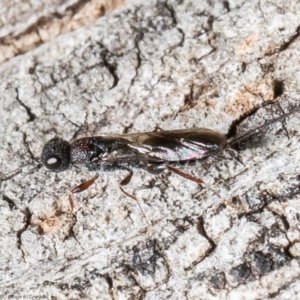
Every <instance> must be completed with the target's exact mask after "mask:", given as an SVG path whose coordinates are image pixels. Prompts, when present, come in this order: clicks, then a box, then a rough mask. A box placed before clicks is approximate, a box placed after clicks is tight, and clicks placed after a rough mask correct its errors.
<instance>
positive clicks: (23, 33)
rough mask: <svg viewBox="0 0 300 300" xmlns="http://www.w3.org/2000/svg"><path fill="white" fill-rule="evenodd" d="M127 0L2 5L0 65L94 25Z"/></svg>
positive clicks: (30, 0)
mask: <svg viewBox="0 0 300 300" xmlns="http://www.w3.org/2000/svg"><path fill="white" fill-rule="evenodd" d="M123 2H124V1H123V0H91V1H85V0H66V1H63V0H62V1H55V0H43V1H35V0H27V1H20V2H17V1H5V0H2V1H1V2H0V4H1V8H0V62H3V61H5V60H7V59H9V58H11V57H14V56H16V55H19V54H22V53H25V52H27V51H29V50H31V49H33V48H35V47H37V46H38V45H41V44H43V43H46V42H49V41H51V40H52V39H53V38H55V37H56V36H58V35H60V34H64V33H67V32H70V31H72V30H75V29H77V28H79V27H81V26H83V25H88V24H91V23H92V22H93V21H95V20H96V19H97V18H98V17H99V16H102V15H104V14H107V13H108V12H110V11H111V10H113V9H114V8H116V7H117V6H119V5H121V4H122V3H123Z"/></svg>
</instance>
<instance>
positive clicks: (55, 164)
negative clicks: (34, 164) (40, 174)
mask: <svg viewBox="0 0 300 300" xmlns="http://www.w3.org/2000/svg"><path fill="white" fill-rule="evenodd" d="M61 164H62V160H61V159H60V157H58V156H56V155H53V156H50V157H49V158H48V159H47V160H46V162H45V166H46V168H47V169H49V170H51V171H56V170H57V169H58V168H59V167H60V166H61Z"/></svg>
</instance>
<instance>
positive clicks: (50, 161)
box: [41, 138, 71, 172]
mask: <svg viewBox="0 0 300 300" xmlns="http://www.w3.org/2000/svg"><path fill="white" fill-rule="evenodd" d="M70 149H71V147H70V144H69V143H68V142H67V141H65V140H63V139H60V138H54V139H52V140H50V141H49V142H48V143H47V144H46V145H45V147H44V149H43V151H42V156H41V160H42V163H43V164H44V166H45V167H46V168H47V169H48V170H50V171H52V172H61V171H64V170H66V169H68V168H69V166H70Z"/></svg>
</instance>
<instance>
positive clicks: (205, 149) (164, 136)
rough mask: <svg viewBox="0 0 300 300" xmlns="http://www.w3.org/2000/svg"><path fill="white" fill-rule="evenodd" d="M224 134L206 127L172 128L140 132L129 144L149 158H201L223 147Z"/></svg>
mask: <svg viewBox="0 0 300 300" xmlns="http://www.w3.org/2000/svg"><path fill="white" fill-rule="evenodd" d="M226 145H227V139H226V137H225V136H223V135H221V134H219V133H216V132H214V131H212V130H208V129H201V128H198V129H197V128H195V129H187V130H173V131H162V132H155V133H154V132H152V133H145V134H140V135H139V136H138V137H137V141H136V143H132V144H131V145H129V146H130V147H131V148H133V149H135V150H137V151H138V152H139V154H141V155H143V156H146V157H148V158H149V160H156V161H170V162H172V161H174V162H176V161H189V160H195V159H201V158H204V157H206V156H209V155H212V154H214V153H217V152H219V151H221V150H222V149H224V148H225V147H226Z"/></svg>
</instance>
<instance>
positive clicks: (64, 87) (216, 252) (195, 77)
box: [0, 0, 300, 299]
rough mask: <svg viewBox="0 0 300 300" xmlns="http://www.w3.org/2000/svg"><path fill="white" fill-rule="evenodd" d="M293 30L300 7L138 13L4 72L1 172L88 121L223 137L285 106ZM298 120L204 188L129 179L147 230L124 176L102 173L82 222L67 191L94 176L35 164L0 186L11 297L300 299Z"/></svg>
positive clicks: (242, 4)
mask: <svg viewBox="0 0 300 300" xmlns="http://www.w3.org/2000/svg"><path fill="white" fill-rule="evenodd" d="M145 2H147V3H145ZM299 20H300V3H299V2H297V1H287V2H286V1H285V2H284V3H283V2H282V1H273V0H270V1H268V2H263V1H235V2H234V1H230V2H227V1H214V2H211V1H207V2H206V1H178V0H173V1H140V2H138V1H135V2H130V3H128V4H126V5H124V6H122V7H120V8H118V9H117V10H115V11H114V12H113V13H111V14H110V15H107V16H103V17H101V18H99V19H97V21H95V22H94V23H93V24H91V25H89V26H87V27H81V28H79V29H77V30H75V31H73V32H70V33H68V34H64V35H60V36H58V37H57V38H55V39H53V40H52V41H51V42H49V43H44V44H42V45H41V46H39V47H37V48H36V49H33V50H31V51H28V52H26V53H24V54H22V55H19V56H17V57H14V58H12V59H11V60H9V61H7V62H5V63H2V65H0V74H1V78H2V81H1V85H0V106H1V109H0V119H1V125H0V138H1V141H2V143H1V150H0V172H1V173H2V174H8V173H9V172H11V171H13V170H15V169H16V168H18V167H19V166H21V165H23V164H25V163H26V162H30V161H31V160H32V159H39V157H40V153H41V150H42V148H43V145H44V143H45V142H46V141H48V140H49V139H50V138H52V137H54V136H55V135H57V136H60V137H62V138H64V139H66V140H70V139H72V137H73V136H74V134H75V133H76V132H77V131H78V130H79V129H82V126H83V125H86V127H87V128H84V129H87V130H88V134H90V135H91V134H100V133H105V134H107V133H112V132H113V133H124V132H137V131H149V130H151V129H153V128H154V127H155V126H156V125H159V126H160V127H162V128H164V129H175V128H190V127H193V126H197V127H207V128H210V129H214V130H217V131H220V132H222V133H226V132H227V131H228V130H229V128H230V124H231V123H232V122H233V121H234V120H235V119H237V118H239V117H240V116H241V115H242V114H243V113H245V112H247V111H249V110H251V109H252V108H253V107H255V106H257V105H260V104H262V103H264V102H266V101H268V100H273V99H275V100H276V101H278V103H280V104H281V106H282V107H283V109H284V110H285V111H288V110H290V109H291V108H292V107H293V106H296V105H298V103H299V99H300V96H299V71H300V68H299V57H300V55H299V54H300V53H299V51H300V50H299V49H300V40H299V28H300V21H299ZM7 24H8V23H7ZM4 56H5V55H4ZM274 107H275V106H273V108H274ZM273 112H274V110H273V109H272V106H270V107H266V108H265V109H261V110H259V111H258V112H257V113H256V114H255V115H253V116H252V117H251V118H249V120H248V121H249V126H250V127H251V126H252V127H254V126H257V125H259V124H261V123H263V122H264V120H265V119H270V118H272V117H273ZM277 112H278V111H277ZM299 118H300V115H299V114H295V115H293V116H291V117H290V118H288V119H287V120H286V122H285V126H283V125H282V124H275V125H274V126H271V128H269V129H268V130H267V131H266V132H265V133H264V134H262V138H261V139H259V140H258V141H256V143H255V144H254V142H253V141H252V144H250V143H249V145H246V146H245V147H243V148H242V149H241V150H240V151H236V152H233V151H226V152H224V153H223V154H222V156H220V157H217V158H215V159H214V160H213V161H208V162H204V163H197V164H196V165H193V166H185V167H183V170H185V172H187V173H189V174H192V175H193V176H196V177H199V178H201V179H202V180H203V182H205V187H204V188H203V189H202V188H201V187H200V186H198V185H197V184H196V183H194V182H191V181H188V180H185V179H184V178H181V177H179V176H177V175H175V174H169V173H164V174H163V175H158V176H155V175H151V174H149V173H147V172H146V171H143V170H134V176H133V178H132V182H131V183H130V184H129V185H128V186H126V191H128V192H129V193H131V194H134V195H135V196H136V197H137V199H138V201H139V204H140V205H141V207H142V208H143V211H144V212H145V214H146V216H147V219H148V220H149V221H151V222H152V224H151V225H149V224H148V223H147V220H146V219H145V218H144V217H143V214H142V213H141V211H140V210H139V206H138V205H137V203H136V202H135V201H133V200H132V199H130V198H128V197H127V198H126V197H125V196H124V194H122V193H121V192H120V190H119V189H118V183H119V182H120V181H121V180H122V178H124V177H125V176H126V171H122V170H120V171H113V172H108V173H101V174H100V177H99V178H98V179H97V180H96V183H95V184H94V185H92V186H91V187H90V188H89V189H88V190H87V191H84V192H82V193H81V194H76V195H74V204H75V207H74V211H73V214H72V213H71V212H70V204H69V192H68V191H69V190H70V189H71V188H72V187H74V186H76V185H78V184H79V183H80V182H81V181H84V180H87V179H89V178H92V177H93V176H94V175H95V173H89V172H88V171H86V170H84V169H75V168H74V169H72V170H69V171H65V172H63V173H59V174H54V173H50V172H48V171H46V170H45V168H43V167H42V168H38V167H35V168H34V169H33V165H28V166H25V167H24V168H23V169H22V172H19V173H17V174H10V176H9V175H8V176H4V179H2V181H1V183H0V187H1V194H0V224H1V227H0V228H1V230H0V252H1V255H0V265H1V270H0V287H1V292H0V294H1V299H3V298H5V297H8V296H10V297H11V298H12V299H18V298H20V299H22V298H30V299H34V297H36V299H44V298H45V299H48V298H49V299H50V298H55V297H56V298H57V299H83V298H88V299H89V298H90V299H268V298H272V299H286V298H289V299H298V298H299V292H300V291H299V289H300V288H299V287H300V282H299V274H300V268H299V261H298V259H299V240H300V228H299V173H300V165H299V137H300V134H299V123H300V121H299ZM285 129H286V130H285ZM286 131H287V132H288V135H287V133H286ZM36 165H37V163H34V166H36Z"/></svg>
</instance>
